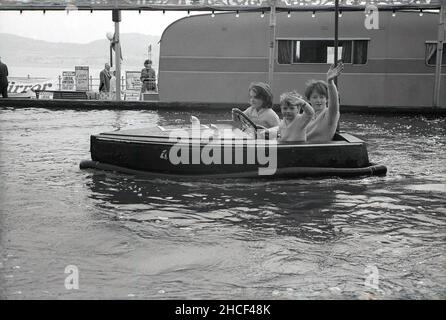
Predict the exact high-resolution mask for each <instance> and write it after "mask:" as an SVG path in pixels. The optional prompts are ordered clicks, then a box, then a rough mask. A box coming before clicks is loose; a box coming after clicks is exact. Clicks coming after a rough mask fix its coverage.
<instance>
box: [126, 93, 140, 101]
mask: <svg viewBox="0 0 446 320" xmlns="http://www.w3.org/2000/svg"><path fill="white" fill-rule="evenodd" d="M140 98H141V93H140V92H139V91H126V92H125V100H126V101H139V100H140Z"/></svg>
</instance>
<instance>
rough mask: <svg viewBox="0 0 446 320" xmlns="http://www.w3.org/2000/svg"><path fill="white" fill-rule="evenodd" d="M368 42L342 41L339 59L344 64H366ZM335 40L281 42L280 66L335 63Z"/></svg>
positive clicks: (279, 48) (279, 42)
mask: <svg viewBox="0 0 446 320" xmlns="http://www.w3.org/2000/svg"><path fill="white" fill-rule="evenodd" d="M368 42H369V41H368V40H340V41H339V46H338V57H340V59H342V61H343V62H344V63H352V64H366V63H367V49H368ZM334 49H335V48H334V41H333V40H279V41H278V59H277V60H278V62H279V64H293V63H328V64H332V63H334Z"/></svg>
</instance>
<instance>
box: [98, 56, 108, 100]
mask: <svg viewBox="0 0 446 320" xmlns="http://www.w3.org/2000/svg"><path fill="white" fill-rule="evenodd" d="M110 79H111V74H110V65H109V64H108V63H106V64H105V68H104V70H102V71H101V73H100V74H99V80H100V82H99V92H106V93H108V92H110Z"/></svg>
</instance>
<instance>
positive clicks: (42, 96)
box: [39, 91, 53, 100]
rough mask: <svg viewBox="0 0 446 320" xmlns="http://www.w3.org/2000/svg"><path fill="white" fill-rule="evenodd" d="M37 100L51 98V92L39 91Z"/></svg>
mask: <svg viewBox="0 0 446 320" xmlns="http://www.w3.org/2000/svg"><path fill="white" fill-rule="evenodd" d="M39 100H53V92H49V91H40V92H39Z"/></svg>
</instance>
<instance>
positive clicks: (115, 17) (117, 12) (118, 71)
mask: <svg viewBox="0 0 446 320" xmlns="http://www.w3.org/2000/svg"><path fill="white" fill-rule="evenodd" d="M112 16H113V22H114V23H115V38H114V39H113V41H114V43H115V65H116V67H115V68H116V77H115V79H116V101H120V100H121V45H120V44H119V22H121V11H120V10H118V9H113V11H112Z"/></svg>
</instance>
